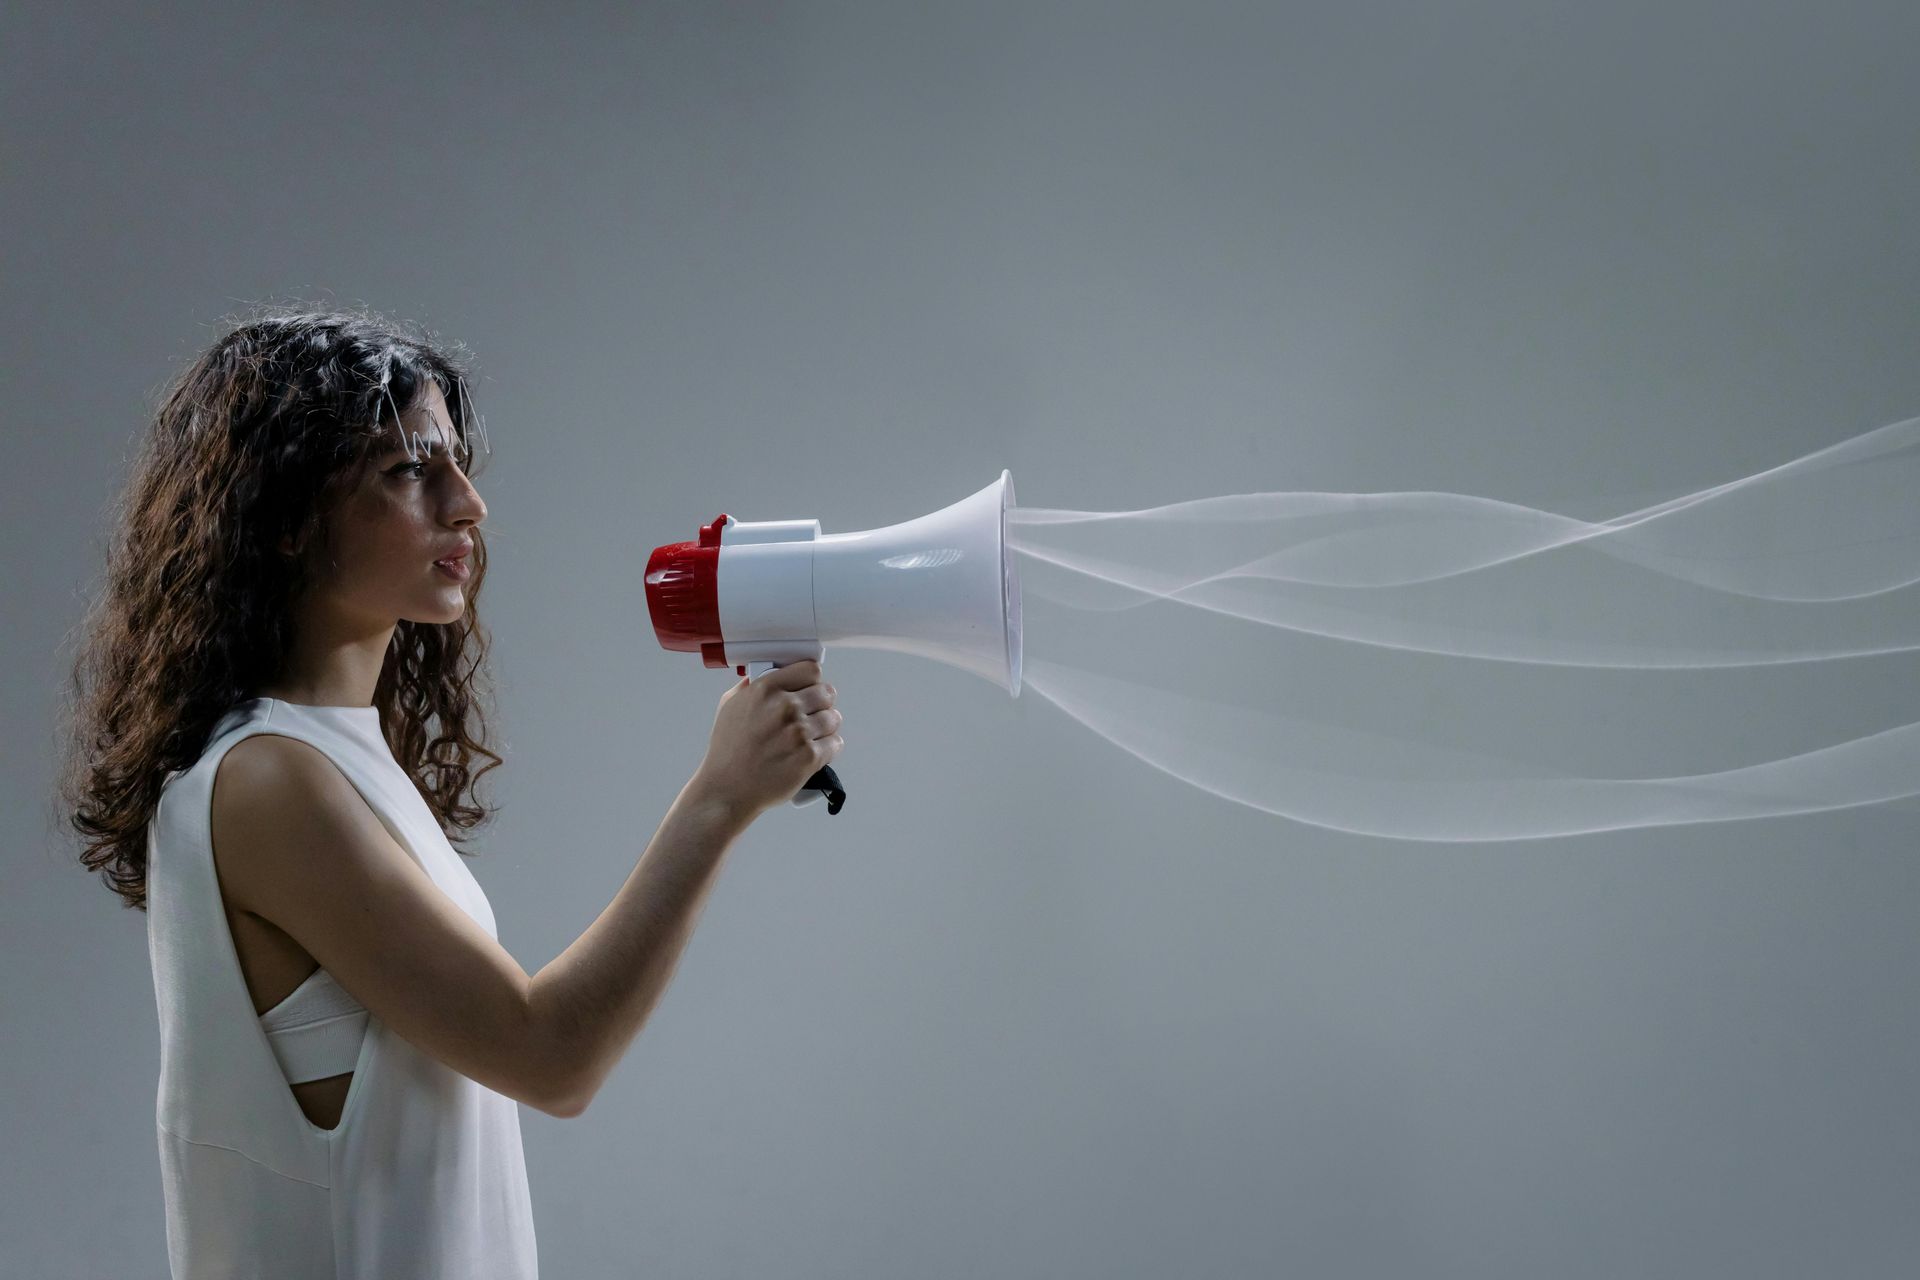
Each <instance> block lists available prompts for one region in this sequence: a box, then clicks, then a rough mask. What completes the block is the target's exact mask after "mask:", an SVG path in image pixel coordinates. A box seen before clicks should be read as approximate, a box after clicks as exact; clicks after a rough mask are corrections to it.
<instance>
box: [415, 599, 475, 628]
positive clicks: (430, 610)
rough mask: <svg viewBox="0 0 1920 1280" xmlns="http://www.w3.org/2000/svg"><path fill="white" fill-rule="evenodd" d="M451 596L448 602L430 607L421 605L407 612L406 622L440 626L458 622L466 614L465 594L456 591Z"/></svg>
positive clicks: (443, 601)
mask: <svg viewBox="0 0 1920 1280" xmlns="http://www.w3.org/2000/svg"><path fill="white" fill-rule="evenodd" d="M452 594H453V598H452V599H450V600H441V601H438V602H436V603H435V604H433V605H430V606H429V605H422V606H421V607H419V608H417V609H413V610H411V611H409V613H408V614H407V621H408V622H418V623H423V624H424V623H437V624H441V625H445V624H446V623H449V622H458V621H460V619H461V617H462V616H464V615H465V614H466V612H467V600H466V593H465V592H458V591H456V592H454V593H452Z"/></svg>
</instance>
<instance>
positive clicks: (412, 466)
mask: <svg viewBox="0 0 1920 1280" xmlns="http://www.w3.org/2000/svg"><path fill="white" fill-rule="evenodd" d="M426 469H427V464H426V463H424V462H403V463H401V464H400V465H399V466H397V467H395V468H394V469H393V470H392V471H389V472H388V473H387V474H388V475H390V476H397V475H399V474H400V473H401V472H403V471H411V472H413V473H414V474H415V475H422V474H425V472H426Z"/></svg>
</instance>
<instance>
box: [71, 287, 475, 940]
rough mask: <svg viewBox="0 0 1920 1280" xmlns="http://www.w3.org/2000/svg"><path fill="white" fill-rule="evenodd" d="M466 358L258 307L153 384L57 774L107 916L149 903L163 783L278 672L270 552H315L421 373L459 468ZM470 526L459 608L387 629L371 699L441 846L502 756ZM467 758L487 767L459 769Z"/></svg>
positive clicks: (280, 577) (394, 327)
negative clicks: (107, 896)
mask: <svg viewBox="0 0 1920 1280" xmlns="http://www.w3.org/2000/svg"><path fill="white" fill-rule="evenodd" d="M223 323H232V321H231V320H229V321H227V322H223ZM469 366H470V361H469V360H468V358H467V355H466V349H465V348H464V347H461V346H458V345H451V346H449V345H446V344H442V343H440V342H438V341H437V340H436V339H434V338H432V337H431V336H430V335H429V334H427V333H426V332H425V331H423V330H420V329H419V328H418V327H417V326H409V325H404V324H402V323H400V322H397V321H394V320H390V319H388V318H386V317H384V316H381V315H378V314H376V313H374V312H371V311H367V310H364V309H360V310H353V311H339V310H333V311H312V310H292V309H288V308H285V307H274V308H269V309H265V310H261V311H258V312H257V313H256V314H253V315H251V316H247V317H244V318H240V319H239V320H238V321H237V323H234V327H233V328H232V329H231V331H230V332H228V333H227V334H226V335H225V336H224V337H222V338H220V339H219V340H218V341H217V342H215V343H214V344H213V346H212V347H210V348H209V349H208V350H207V351H206V352H205V353H204V354H202V355H201V356H200V357H199V358H198V359H196V360H195V361H194V362H193V363H192V364H191V365H190V366H189V367H188V368H187V369H186V370H185V371H184V372H182V373H181V374H179V375H178V376H177V377H175V378H174V379H172V380H171V381H170V382H169V383H168V384H167V386H166V387H165V389H164V390H163V391H162V392H161V395H160V403H159V408H158V410H157V411H156V412H155V413H154V415H153V417H152V419H151V422H150V423H149V425H148V427H147V429H146V433H145V439H144V441H143V443H142V446H141V448H140V451H139V454H138V457H137V459H136V460H135V462H134V465H133V472H132V476H131V478H130V480H129V482H128V485H127V488H126V491H125V493H124V495H123V496H122V498H121V499H120V501H119V503H118V504H117V505H116V506H115V507H114V509H113V512H112V515H113V519H114V524H115V525H116V527H117V528H116V533H115V537H114V541H113V544H112V546H111V547H110V549H109V552H108V561H107V573H106V582H105V586H104V589H103V590H102V592H101V594H100V596H99V598H98V599H97V600H96V601H95V602H94V604H93V605H92V606H91V607H90V608H89V610H88V612H87V615H86V618H85V620H84V621H83V623H82V624H81V641H80V645H79V652H78V655H77V657H76V660H75V663H74V669H73V680H72V686H71V690H70V695H69V696H70V701H69V705H68V708H67V721H66V729H67V733H68V743H67V747H66V759H65V766H64V770H63V776H62V782H61V806H62V813H63V814H64V815H65V818H66V820H67V821H69V822H71V824H72V826H73V828H74V829H75V830H76V831H78V832H79V833H80V835H81V837H82V838H83V841H84V846H85V847H84V849H83V851H82V852H81V855H80V862H81V863H82V865H84V866H85V867H86V868H87V869H88V870H91V871H97V872H99V873H100V876H101V878H102V879H103V880H104V881H105V882H106V883H107V884H108V886H109V887H110V888H112V889H113V891H114V892H115V893H118V894H119V895H120V896H121V897H122V898H124V899H125V900H126V901H125V903H124V905H126V906H128V907H133V908H138V909H139V910H142V911H144V910H146V906H147V851H146V839H147V827H148V824H149V822H150V821H151V820H152V818H153V813H154V809H155V808H156V806H157V805H158V803H159V798H160V790H161V787H162V786H163V785H164V784H165V782H166V780H167V777H168V774H169V772H170V771H172V770H175V769H185V768H187V767H188V766H190V765H191V764H192V763H193V762H194V761H195V760H196V759H198V758H199V756H200V753H201V751H202V750H203V748H204V747H205V745H206V741H207V738H208V735H209V733H210V732H211V731H212V729H213V726H214V725H215V724H216V723H217V722H218V721H219V720H220V719H221V717H222V716H224V715H225V714H226V712H227V711H228V710H230V709H231V708H232V707H233V705H234V704H235V703H236V702H239V701H241V700H244V699H246V698H249V697H254V696H257V695H256V691H257V690H258V689H260V688H261V687H263V686H265V685H267V684H268V683H269V682H271V681H273V680H274V679H276V678H277V677H278V676H279V674H280V669H281V666H282V664H283V663H284V661H285V660H286V656H287V654H288V652H289V645H290V643H291V640H292V638H293V636H292V632H293V618H292V615H291V610H290V605H291V604H292V602H293V601H294V600H295V599H296V598H297V597H298V596H299V593H300V591H301V589H302V587H303V586H304V585H305V583H306V580H307V579H306V575H305V572H304V566H303V562H302V560H301V559H300V558H298V557H294V556H286V555H281V554H278V553H277V551H276V547H277V546H278V543H279V540H280V538H281V537H282V536H283V535H284V536H290V537H291V538H292V540H293V545H294V546H296V547H298V546H303V545H305V544H306V543H307V541H308V540H309V539H313V540H315V541H316V543H317V545H318V547H319V549H320V550H321V551H322V552H323V553H324V552H325V551H326V549H327V546H328V533H329V527H328V523H327V517H328V516H329V514H330V513H331V512H332V511H333V509H334V507H335V505H336V504H337V503H338V501H339V500H340V498H341V497H342V496H343V495H345V494H346V493H348V492H351V491H352V490H353V489H354V487H355V486H357V485H358V484H359V483H360V481H361V479H362V477H363V476H364V475H365V473H366V471H367V469H368V468H369V467H370V466H371V465H372V462H373V460H374V458H375V456H376V453H375V450H376V447H377V445H378V444H379V443H380V442H381V441H382V439H383V438H389V437H388V435H387V428H388V424H389V423H393V422H394V418H395V417H396V416H397V415H398V414H400V413H404V412H410V411H411V410H413V409H414V408H415V407H417V406H418V405H419V404H420V403H421V401H422V399H423V398H424V397H425V396H426V395H428V394H429V393H428V391H427V385H428V382H429V380H431V382H433V383H434V384H436V385H438V387H439V388H440V393H441V395H442V396H443V397H444V398H445V400H446V404H447V408H448V411H449V413H450V414H451V416H452V419H453V426H454V428H455V429H456V431H457V433H458V440H459V447H460V449H461V450H462V452H463V453H464V454H465V455H466V456H467V457H469V458H472V457H474V456H475V454H474V451H473V450H472V449H471V448H470V447H469V439H468V421H467V416H468V414H469V413H470V412H471V405H472V402H471V398H470V396H469V394H468V391H467V386H466V383H467V378H468V373H469ZM387 410H391V411H392V412H391V413H385V416H383V412H384V411H387ZM394 425H396V426H397V425H398V424H397V423H394ZM476 427H477V436H478V439H479V440H480V441H481V442H482V443H484V442H485V439H486V435H485V431H486V428H485V424H484V423H481V422H477V421H476ZM469 533H470V535H471V537H472V538H473V552H472V554H471V557H470V563H471V564H472V566H473V568H472V576H471V578H470V579H469V580H468V585H467V591H466V608H465V611H464V613H463V614H462V616H461V617H460V619H459V620H458V621H455V622H449V623H420V622H411V621H408V620H406V619H401V620H399V622H398V625H397V626H396V627H395V628H394V633H393V639H392V641H391V642H390V643H389V645H388V648H387V654H386V660H385V662H384V664H383V665H382V667H381V671H380V678H379V681H378V684H377V686H376V688H375V691H374V697H373V701H374V705H375V706H376V707H377V708H378V709H379V721H380V727H381V732H382V735H383V736H384V737H385V739H386V741H387V743H388V745H389V746H390V747H391V749H392V751H393V754H394V758H395V759H396V760H397V761H398V762H399V763H400V766H401V767H402V768H403V769H405V770H406V772H407V774H408V776H409V777H411V778H412V779H413V782H414V785H415V786H416V787H417V788H418V789H419V791H420V794H421V796H422V797H423V798H424V799H425V800H426V802H427V805H428V806H429V807H430V808H431V809H432V810H433V813H434V816H435V817H436V818H437V819H438V820H439V823H440V826H441V829H442V830H443V831H445V832H447V834H448V836H449V839H450V841H457V840H459V839H461V838H462V836H461V835H460V834H459V832H462V831H465V830H467V829H469V828H472V827H474V826H477V825H479V824H480V823H481V822H483V821H485V820H486V819H487V818H488V817H489V816H491V814H492V812H493V811H494V806H489V805H485V804H482V803H481V802H480V801H479V799H478V798H477V797H476V796H475V795H474V794H473V791H474V784H475V783H477V782H478V780H479V779H480V777H481V776H482V775H484V774H485V773H487V772H488V771H489V770H491V769H494V768H496V767H498V766H499V765H500V764H501V763H502V760H501V757H500V756H499V755H497V754H495V753H494V752H493V751H492V750H490V749H489V748H488V747H487V745H486V718H485V714H484V711H483V709H482V706H481V696H480V695H481V694H482V693H483V692H486V691H490V687H491V686H490V677H488V675H487V673H486V653H487V643H488V642H487V634H486V632H485V631H484V630H483V629H482V628H481V626H480V623H479V620H478V617H477V616H476V614H475V611H474V609H475V602H476V601H477V599H478V598H479V595H480V584H481V582H482V580H483V579H484V578H485V576H486V566H487V556H486V542H485V541H484V540H483V539H482V537H481V531H480V529H479V528H478V527H475V528H473V529H471V530H470V531H469ZM476 757H485V758H486V760H487V762H488V763H485V764H482V765H480V767H479V768H478V769H477V770H475V769H474V768H473V767H472V766H473V764H474V761H475V758H476ZM460 852H462V853H467V851H466V850H464V849H462V850H460ZM469 856H471V855H469Z"/></svg>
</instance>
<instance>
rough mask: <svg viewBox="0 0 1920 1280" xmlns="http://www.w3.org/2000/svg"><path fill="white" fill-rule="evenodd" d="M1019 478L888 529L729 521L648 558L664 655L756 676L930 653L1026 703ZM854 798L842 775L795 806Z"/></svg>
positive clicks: (828, 773)
mask: <svg viewBox="0 0 1920 1280" xmlns="http://www.w3.org/2000/svg"><path fill="white" fill-rule="evenodd" d="M1012 505H1013V476H1012V473H1011V472H1007V471H1002V472H1001V473H1000V478H999V479H998V480H995V481H994V482H993V483H992V484H990V485H988V486H987V487H986V488H984V489H982V490H980V491H979V492H978V493H975V494H973V495H971V496H969V497H965V498H962V499H961V500H960V501H958V502H956V503H954V504H953V505H952V506H950V507H943V508H941V509H940V510H938V511H935V512H933V513H932V514H931V515H924V516H920V517H917V518H916V519H913V520H905V521H902V522H901V523H899V524H890V525H887V526H886V527H884V528H880V529H861V530H857V531H855V532H853V533H822V532H820V522H819V521H818V520H762V521H742V520H735V519H734V518H733V517H732V516H729V515H726V514H724V513H723V514H721V515H720V516H718V517H717V518H716V519H715V520H714V521H713V523H711V524H708V525H705V526H703V527H702V528H701V530H700V534H699V537H698V538H697V539H696V540H695V541H693V542H673V543H668V544H667V545H665V546H661V547H655V548H654V550H653V554H652V555H650V556H648V557H647V577H646V583H647V612H648V613H649V614H650V615H651V616H652V619H653V631H654V635H655V636H656V637H658V638H659V641H660V646H661V647H662V648H664V649H671V650H673V651H675V652H679V653H698V654H699V655H700V656H701V659H702V661H703V662H704V663H705V664H706V665H707V666H709V667H732V668H734V669H735V670H736V671H737V672H738V673H739V674H740V675H743V676H747V677H749V678H751V677H753V676H757V675H759V674H760V673H761V672H763V671H767V670H769V669H771V668H773V667H780V666H785V665H786V664H787V663H790V662H801V661H804V660H807V659H813V660H815V661H820V660H822V659H823V658H824V657H825V654H826V646H827V645H829V644H834V645H848V646H851V647H854V648H860V649H891V650H894V651H895V652H898V653H913V654H918V655H920V656H921V657H923V658H932V659H933V660H934V661H935V662H944V663H946V664H947V665H949V666H954V667H959V668H961V669H962V670H965V671H971V672H973V673H974V674H975V675H979V676H984V677H985V678H986V679H988V680H991V681H992V682H993V683H995V684H997V685H999V686H1001V687H1002V688H1004V689H1005V690H1006V691H1007V692H1008V693H1009V694H1011V695H1013V696H1014V697H1019V696H1020V581H1019V578H1018V576H1017V575H1016V574H1015V572H1014V566H1013V560H1012V558H1011V557H1010V556H1008V554H1007V508H1009V507H1011V506H1012ZM823 792H824V793H825V794H826V795H827V799H828V803H827V812H829V813H838V812H840V806H841V804H842V803H843V802H844V801H845V800H846V792H845V790H844V789H842V788H841V787H840V785H839V780H838V778H837V777H836V776H835V775H834V772H833V770H832V769H831V768H825V769H821V770H820V771H819V772H818V773H816V774H814V775H813V777H811V778H809V779H808V780H807V785H806V786H805V787H803V788H802V789H801V790H800V791H799V792H797V793H796V794H795V795H794V797H793V803H794V804H796V805H801V804H809V803H811V802H813V801H815V800H818V799H819V798H820V796H821V794H822V793H823Z"/></svg>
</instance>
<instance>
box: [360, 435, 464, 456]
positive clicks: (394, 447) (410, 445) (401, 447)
mask: <svg viewBox="0 0 1920 1280" xmlns="http://www.w3.org/2000/svg"><path fill="white" fill-rule="evenodd" d="M416 447H420V448H424V449H425V451H426V453H427V456H428V457H432V456H433V455H434V454H436V453H449V452H456V453H457V452H464V448H463V446H461V444H460V443H459V442H458V441H455V442H454V444H453V445H452V446H451V447H449V446H448V445H447V443H446V442H445V441H443V440H442V439H440V437H438V436H432V437H428V436H423V435H420V434H419V433H418V432H414V433H411V435H410V438H409V439H407V440H394V441H389V442H388V444H387V446H386V447H385V448H384V449H382V450H381V451H380V456H381V457H382V458H391V457H393V456H394V455H395V454H397V453H404V454H406V455H407V456H408V457H409V458H411V457H412V456H413V453H414V449H415V448H416Z"/></svg>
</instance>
